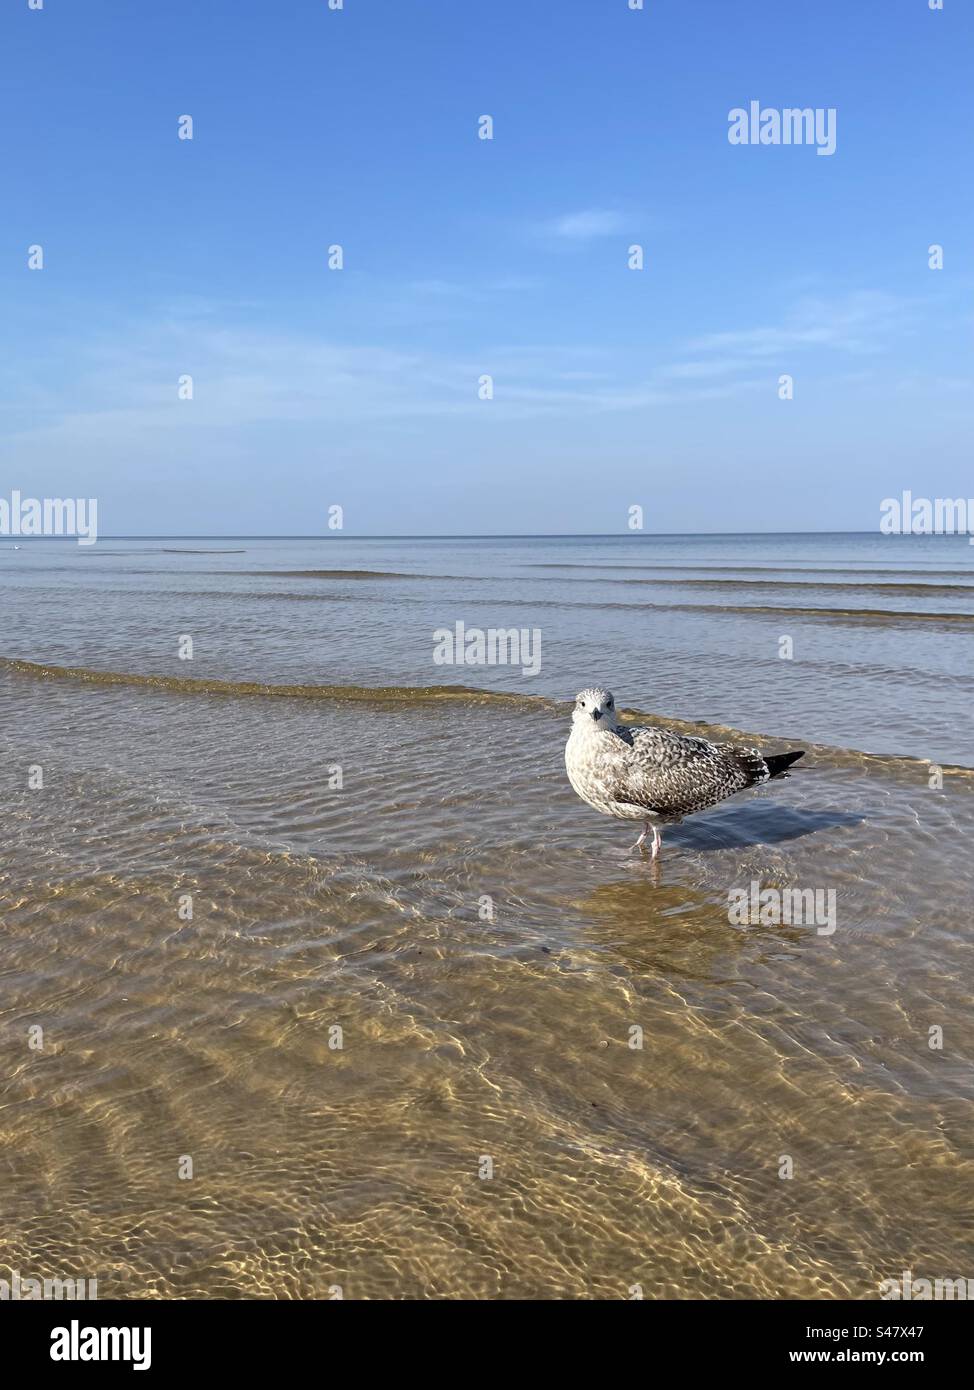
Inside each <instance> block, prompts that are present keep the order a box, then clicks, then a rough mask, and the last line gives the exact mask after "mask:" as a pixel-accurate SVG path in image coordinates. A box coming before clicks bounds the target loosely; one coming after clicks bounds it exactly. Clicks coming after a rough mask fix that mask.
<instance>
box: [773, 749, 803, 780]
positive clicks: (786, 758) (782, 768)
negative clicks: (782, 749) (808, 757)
mask: <svg viewBox="0 0 974 1390" xmlns="http://www.w3.org/2000/svg"><path fill="white" fill-rule="evenodd" d="M804 756H805V750H804V748H799V749H796V750H795V752H793V753H775V754H773V755H772V756H771V757H770V758H765V760H764V761H765V765H766V767H767V769H768V775H769V776H771V777H780V776H782V774H783V773H784V772H786V771H787V769H788V768H789V767H791V765H792V763H797V761H798V759H799V758H804Z"/></svg>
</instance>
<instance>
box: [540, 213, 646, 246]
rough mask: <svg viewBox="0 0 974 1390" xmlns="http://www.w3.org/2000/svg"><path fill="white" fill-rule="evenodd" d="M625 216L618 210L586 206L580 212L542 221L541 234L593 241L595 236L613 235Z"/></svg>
mask: <svg viewBox="0 0 974 1390" xmlns="http://www.w3.org/2000/svg"><path fill="white" fill-rule="evenodd" d="M625 225H626V223H625V218H624V217H623V216H622V214H621V213H619V212H612V211H609V210H608V209H606V208H586V209H584V210H582V211H581V212H569V213H565V214H564V215H563V216H561V217H555V218H553V219H552V220H551V221H550V222H544V223H542V225H541V227H540V229H539V230H540V231H541V233H542V235H544V236H548V237H555V238H557V239H559V240H561V241H575V242H582V241H593V240H594V239H595V238H596V237H603V236H613V235H614V234H615V233H616V232H621V231H622V229H623V228H624V227H625Z"/></svg>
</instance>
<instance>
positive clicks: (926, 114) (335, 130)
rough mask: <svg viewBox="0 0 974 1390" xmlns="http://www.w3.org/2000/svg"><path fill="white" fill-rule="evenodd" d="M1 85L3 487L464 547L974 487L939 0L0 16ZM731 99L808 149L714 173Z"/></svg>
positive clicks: (659, 0) (962, 171)
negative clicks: (181, 129)
mask: <svg viewBox="0 0 974 1390" xmlns="http://www.w3.org/2000/svg"><path fill="white" fill-rule="evenodd" d="M0 51H2V53H3V59H2V61H3V68H4V82H3V84H2V92H0V114H2V119H3V128H4V131H5V132H6V136H7V138H6V140H5V141H4V153H3V162H2V175H3V192H4V199H3V201H4V215H3V217H2V219H0V277H2V293H3V302H4V305H5V313H4V314H3V318H2V328H0V334H2V338H0V346H2V349H3V367H2V370H0V407H2V412H3V418H4V426H3V431H2V444H0V449H2V452H0V460H2V475H0V493H4V494H9V492H10V491H11V489H13V488H20V490H21V491H22V492H23V493H25V494H32V495H36V496H69V495H70V496H86V497H88V496H94V497H97V498H98V500H99V527H100V530H101V531H102V532H103V533H116V534H118V533H133V534H138V533H143V534H163V533H168V534H193V533H196V534H218V533H227V534H233V533H259V532H265V533H284V534H286V533H299V534H306V533H309V532H316V531H318V530H322V531H324V530H325V529H326V516H327V508H328V506H329V505H331V504H334V503H338V504H340V505H342V506H343V508H344V511H345V524H346V530H347V531H348V533H349V534H369V533H372V534H390V533H410V532H421V533H430V532H445V533H458V532H459V533H471V534H473V533H478V532H487V533H496V532H529V533H536V532H572V531H582V532H591V531H598V532H613V531H622V530H625V529H626V522H627V515H628V508H629V506H630V505H632V504H634V503H638V504H640V505H641V506H642V507H643V508H644V514H645V527H646V529H647V530H649V531H655V530H659V531H681V532H685V531H726V530H751V529H757V530H788V529H796V530H815V529H872V528H874V527H875V526H877V525H878V519H879V503H880V501H881V499H882V498H883V497H886V496H888V495H891V494H896V493H898V492H899V491H901V490H902V489H903V488H910V489H912V491H913V492H914V493H915V494H917V495H926V496H930V497H934V496H955V495H964V496H967V495H969V494H971V493H972V492H974V487H972V473H971V462H970V460H971V449H970V440H971V437H972V423H974V422H972V414H974V411H972V405H971V401H972V392H971V385H972V359H971V341H972V328H974V312H972V305H974V251H972V246H974V239H972V230H974V216H972V179H971V176H970V171H971V161H972V154H974V119H972V117H974V95H972V88H971V82H970V72H971V70H972V66H974V14H972V7H971V6H970V5H969V4H967V3H963V2H962V0H944V9H943V11H939V12H938V11H931V10H930V9H929V8H928V3H927V0H858V3H855V4H850V3H848V0H817V3H815V4H814V5H811V4H803V3H798V0H742V3H741V4H731V3H727V0H646V3H645V8H644V9H643V10H642V11H635V12H634V11H630V9H629V8H628V0H558V3H554V2H553V0H551V2H549V0H489V3H473V0H470V3H461V0H344V8H343V9H342V10H341V11H331V10H329V9H328V5H327V0H194V2H193V3H189V0H187V2H186V3H178V0H137V2H136V0H44V7H43V9H42V10H40V11H32V10H29V9H28V0H5V3H4V6H3V9H2V12H0ZM751 100H758V101H760V102H761V103H762V105H763V106H764V107H779V108H781V107H806V106H808V107H826V108H827V107H834V108H835V109H836V113H837V114H836V131H837V148H836V152H835V154H834V155H832V156H830V157H823V156H819V155H817V154H816V151H815V149H814V148H813V147H807V146H791V147H784V146H777V147H776V146H754V147H750V146H749V147H736V146H733V145H731V144H729V143H728V140H727V131H728V113H729V111H730V110H731V109H732V108H734V107H739V106H743V107H746V106H747V105H748V103H749V102H750V101H751ZM185 114H189V115H191V116H192V117H193V122H194V138H193V140H192V141H186V140H179V139H178V138H177V123H178V118H179V117H180V116H182V115H185ZM484 114H489V115H491V116H492V117H493V120H494V139H493V140H492V141H483V140H480V139H478V138H477V123H478V118H479V117H480V116H482V115H484ZM335 243H338V244H341V246H342V247H343V250H344V258H345V265H344V269H342V270H341V271H332V270H329V269H328V247H329V246H330V245H332V244H335ZM633 243H639V244H641V245H642V246H643V247H644V255H645V268H644V269H643V270H642V271H641V272H639V271H633V270H630V269H629V268H628V265H627V252H628V248H629V246H630V245H631V244H633ZM932 243H939V244H942V245H943V247H944V269H943V270H942V271H932V270H930V269H929V268H928V257H927V248H928V246H929V245H931V244H932ZM35 244H40V245H42V246H43V248H44V262H45V263H44V269H43V270H41V271H30V270H28V269H27V248H28V247H29V246H31V245H35ZM183 374H191V375H192V377H193V383H194V399H193V400H192V401H186V400H182V401H181V400H179V399H178V395H177V382H178V379H179V377H180V376H182V375H183ZM485 374H489V375H490V376H492V378H493V381H494V399H493V400H489V401H484V400H481V399H479V398H478V380H479V378H480V377H481V376H482V375H485ZM782 374H789V375H791V376H793V378H794V399H793V400H791V401H782V400H780V399H779V396H778V379H779V376H781V375H782Z"/></svg>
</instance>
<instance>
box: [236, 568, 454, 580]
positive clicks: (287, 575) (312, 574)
mask: <svg viewBox="0 0 974 1390" xmlns="http://www.w3.org/2000/svg"><path fill="white" fill-rule="evenodd" d="M228 572H229V571H227V570H216V571H214V573H216V574H222V575H226V574H227V573H228ZM232 573H234V574H245V575H247V576H248V578H250V579H253V578H259V579H471V580H472V579H475V578H477V577H478V576H475V575H469V576H467V575H459V574H405V573H400V572H399V571H398V570H233V571H232Z"/></svg>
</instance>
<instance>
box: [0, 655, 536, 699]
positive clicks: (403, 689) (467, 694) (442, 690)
mask: <svg viewBox="0 0 974 1390" xmlns="http://www.w3.org/2000/svg"><path fill="white" fill-rule="evenodd" d="M0 670H4V671H10V672H12V673H13V674H15V675H21V676H31V677H33V678H34V679H35V680H49V681H55V680H67V681H80V682H82V683H83V684H85V685H98V686H137V687H141V688H143V689H148V690H166V691H171V692H173V693H174V694H184V695H227V696H255V695H256V696H263V697H265V698H268V697H270V698H277V699H287V700H331V701H346V702H362V703H370V704H376V705H390V704H392V705H430V704H434V705H435V704H457V703H460V704H470V705H485V704H501V705H513V706H522V707H524V708H530V709H545V708H551V707H556V706H557V705H558V701H555V700H549V699H547V698H546V697H545V696H543V695H516V694H514V693H509V692H506V691H494V690H479V689H477V688H476V687H474V686H467V685H421V686H416V685H378V686H366V685H271V684H268V683H265V682H263V681H225V680H216V679H210V678H208V677H198V676H157V675H149V674H145V673H140V672H129V671H93V670H91V669H90V668H89V667H87V666H50V665H46V664H44V663H41V662H36V661H23V660H21V659H20V658H19V657H0Z"/></svg>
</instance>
